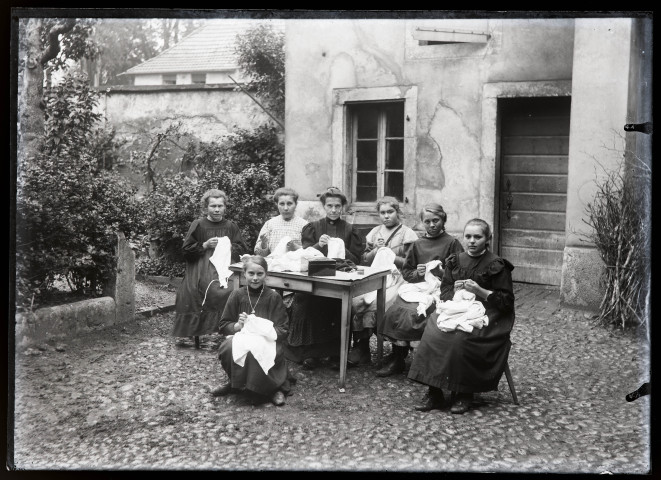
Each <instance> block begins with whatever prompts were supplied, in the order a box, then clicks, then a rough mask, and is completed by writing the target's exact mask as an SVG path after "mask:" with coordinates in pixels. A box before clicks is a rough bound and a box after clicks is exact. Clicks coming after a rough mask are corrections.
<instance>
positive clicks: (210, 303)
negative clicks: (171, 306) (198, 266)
mask: <svg viewBox="0 0 661 480" xmlns="http://www.w3.org/2000/svg"><path fill="white" fill-rule="evenodd" d="M201 287H202V285H200V287H198V289H197V290H198V292H196V293H195V294H191V293H190V289H187V288H179V289H178V290H177V296H176V301H175V305H176V315H175V320H174V327H173V328H172V335H173V336H175V337H191V336H200V335H209V334H211V333H217V332H218V325H219V323H220V316H221V315H222V313H223V309H224V308H225V304H226V303H227V299H228V298H229V296H230V293H232V290H230V289H228V288H221V287H220V283H218V282H217V281H215V282H213V283H211V285H210V286H209V289H208V290H206V287H207V285H203V287H204V288H201ZM205 291H206V300H204V295H205ZM202 300H204V305H201V303H202ZM198 305H199V306H200V307H201V309H200V310H197V311H192V310H194V309H195V308H196V306H198Z"/></svg>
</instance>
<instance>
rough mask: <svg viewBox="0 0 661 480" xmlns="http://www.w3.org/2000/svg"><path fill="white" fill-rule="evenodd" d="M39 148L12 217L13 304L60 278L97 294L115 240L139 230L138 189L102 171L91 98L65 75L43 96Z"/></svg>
mask: <svg viewBox="0 0 661 480" xmlns="http://www.w3.org/2000/svg"><path fill="white" fill-rule="evenodd" d="M44 98H45V106H46V123H45V125H46V135H45V139H44V142H43V144H42V148H41V149H40V151H39V152H38V153H37V155H35V156H34V157H33V158H32V159H31V160H30V161H29V162H24V163H23V164H20V165H19V169H18V178H17V190H18V191H17V212H16V227H17V228H16V278H17V305H18V306H19V308H20V307H21V306H26V305H29V304H31V301H32V298H33V295H36V296H37V297H38V296H39V295H40V294H41V293H42V292H44V291H47V290H48V289H49V288H51V286H52V285H53V282H54V280H56V279H57V278H66V280H67V281H68V282H69V284H70V286H71V288H72V290H75V291H85V292H87V294H88V295H96V294H99V293H101V291H102V289H103V285H104V283H105V282H106V281H107V280H108V279H109V278H110V275H111V273H112V270H113V265H114V264H113V262H114V250H113V245H114V237H115V233H116V232H118V231H121V232H124V234H125V235H126V236H127V238H131V236H132V235H133V234H134V233H136V232H138V231H141V230H143V228H144V227H143V226H142V222H141V216H140V212H139V210H138V205H137V202H136V200H135V197H134V194H135V189H134V188H133V187H132V186H131V185H129V184H128V182H127V181H126V180H124V179H123V178H121V177H119V176H118V175H117V174H116V173H115V172H113V171H109V170H107V169H104V168H100V165H99V159H98V152H99V148H100V146H99V142H100V141H99V139H100V138H101V139H102V141H103V142H107V138H106V137H107V136H108V134H107V132H105V131H104V130H103V129H102V128H101V127H100V125H99V124H98V120H99V117H98V114H96V113H94V107H95V106H96V103H97V101H98V98H97V95H96V93H95V92H93V91H90V88H89V85H88V83H87V82H86V81H85V80H84V79H82V78H76V77H72V76H67V77H65V79H64V81H63V82H62V83H61V84H59V85H58V86H56V87H54V88H53V89H51V90H48V91H47V92H46V94H45V96H44Z"/></svg>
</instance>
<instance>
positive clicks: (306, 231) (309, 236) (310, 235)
mask: <svg viewBox="0 0 661 480" xmlns="http://www.w3.org/2000/svg"><path fill="white" fill-rule="evenodd" d="M316 223H317V222H311V223H308V224H307V225H306V226H304V227H303V230H301V243H302V244H303V248H308V247H312V248H316V249H317V250H319V251H320V252H321V253H323V254H324V256H326V255H327V254H328V246H324V247H322V246H321V245H319V237H321V234H317V230H316V228H315V224H316Z"/></svg>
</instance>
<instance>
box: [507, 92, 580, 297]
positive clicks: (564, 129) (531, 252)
mask: <svg viewBox="0 0 661 480" xmlns="http://www.w3.org/2000/svg"><path fill="white" fill-rule="evenodd" d="M570 103H571V99H570V98H569V97H557V98H517V99H503V100H500V101H499V105H498V106H499V113H500V163H499V170H500V174H499V182H498V190H499V191H498V202H499V205H500V208H499V215H498V219H497V220H498V227H497V228H498V247H499V249H498V251H499V253H500V255H501V256H502V257H504V258H506V259H508V260H509V261H510V262H512V263H513V264H514V265H515V267H516V268H515V269H514V271H513V272H512V277H513V279H514V281H518V282H527V283H538V284H546V285H560V278H561V271H562V256H563V250H564V246H565V212H566V207H567V155H568V151H569V113H570Z"/></svg>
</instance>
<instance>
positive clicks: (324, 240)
mask: <svg viewBox="0 0 661 480" xmlns="http://www.w3.org/2000/svg"><path fill="white" fill-rule="evenodd" d="M330 238H331V237H330V235H327V234H325V233H324V234H323V235H322V236H321V237H319V246H320V247H325V246H326V245H328V240H330Z"/></svg>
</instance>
